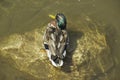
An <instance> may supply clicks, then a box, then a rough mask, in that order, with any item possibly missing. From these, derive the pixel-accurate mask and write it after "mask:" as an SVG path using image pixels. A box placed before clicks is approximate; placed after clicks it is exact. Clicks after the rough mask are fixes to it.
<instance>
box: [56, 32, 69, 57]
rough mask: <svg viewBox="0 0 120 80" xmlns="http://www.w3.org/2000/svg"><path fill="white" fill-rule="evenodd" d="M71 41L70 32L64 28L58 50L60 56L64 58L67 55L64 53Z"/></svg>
mask: <svg viewBox="0 0 120 80" xmlns="http://www.w3.org/2000/svg"><path fill="white" fill-rule="evenodd" d="M68 43H69V38H68V33H67V31H66V30H62V33H61V35H60V36H59V41H58V45H57V48H58V51H59V54H58V55H59V57H60V58H61V59H63V58H64V57H65V56H64V55H63V53H64V51H66V48H67V45H68Z"/></svg>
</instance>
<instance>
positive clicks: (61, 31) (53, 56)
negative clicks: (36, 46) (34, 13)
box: [43, 13, 69, 67]
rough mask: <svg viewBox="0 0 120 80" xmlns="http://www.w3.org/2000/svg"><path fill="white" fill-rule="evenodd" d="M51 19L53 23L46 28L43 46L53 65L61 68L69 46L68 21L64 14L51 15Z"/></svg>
mask: <svg viewBox="0 0 120 80" xmlns="http://www.w3.org/2000/svg"><path fill="white" fill-rule="evenodd" d="M49 17H50V18H52V21H51V22H49V23H48V25H47V27H46V30H45V33H44V36H43V44H44V48H45V50H46V52H47V56H48V58H49V60H50V62H51V63H52V65H53V66H55V67H61V66H63V63H64V58H65V56H66V49H67V46H68V44H69V37H68V32H67V29H66V25H67V20H66V17H65V15H64V14H63V13H57V14H56V16H53V15H49Z"/></svg>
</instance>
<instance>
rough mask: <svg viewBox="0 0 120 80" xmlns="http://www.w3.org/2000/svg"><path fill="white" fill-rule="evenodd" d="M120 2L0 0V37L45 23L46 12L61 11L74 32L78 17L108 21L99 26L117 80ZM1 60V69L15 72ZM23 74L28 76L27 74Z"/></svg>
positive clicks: (46, 18)
mask: <svg viewBox="0 0 120 80" xmlns="http://www.w3.org/2000/svg"><path fill="white" fill-rule="evenodd" d="M119 3H120V1H119V0H71V1H70V0H60V1H58V0H49V1H48V0H36V1H34V0H29V1H27V0H26V1H25V0H24V1H21V0H0V39H2V38H3V37H6V36H8V35H10V34H13V33H23V32H26V31H30V30H32V29H35V28H37V27H40V26H41V27H42V26H44V25H46V24H47V23H48V22H49V21H50V19H49V18H48V14H56V13H57V12H63V13H64V14H65V15H66V17H67V19H68V29H70V30H74V31H75V30H77V29H79V26H80V25H79V21H80V17H79V16H81V15H86V16H89V17H90V18H92V19H94V20H96V21H98V22H100V21H102V22H103V23H105V24H107V26H100V28H101V29H102V30H103V32H104V33H106V37H107V42H108V45H109V46H110V49H111V53H112V55H113V56H114V58H115V62H116V69H115V71H116V75H115V74H114V75H115V77H116V80H119V79H120V77H119V75H117V74H120V72H119V70H120V69H119V67H120V54H119V52H120V50H119V48H120V33H119V30H120V27H119V26H120V23H119V21H120V16H119V14H120V10H119V7H120V6H119ZM76 34H77V32H76ZM2 60H5V59H2V58H0V64H1V65H2V66H1V67H0V71H1V70H2V69H3V70H6V72H7V73H11V72H17V70H14V69H13V68H12V67H8V66H9V64H8V63H6V62H5V63H3V62H2ZM66 62H67V61H66ZM65 67H66V66H65ZM67 68H68V67H67ZM63 69H65V68H63ZM3 70H2V71H1V73H0V74H1V76H0V77H1V78H0V79H3V80H7V79H8V78H6V79H4V78H3V77H4V75H8V74H6V73H5V72H4V71H3ZM17 73H19V74H20V73H21V72H17ZM2 74H4V75H3V76H2ZM21 75H22V74H20V76H21ZM25 75H26V76H29V75H27V74H26V73H25ZM11 76H12V75H11ZM8 77H9V76H8ZM23 77H24V75H23ZM31 78H32V77H31ZM33 79H34V78H33ZM18 80H19V79H18ZM22 80H24V79H22ZM25 80H26V79H25Z"/></svg>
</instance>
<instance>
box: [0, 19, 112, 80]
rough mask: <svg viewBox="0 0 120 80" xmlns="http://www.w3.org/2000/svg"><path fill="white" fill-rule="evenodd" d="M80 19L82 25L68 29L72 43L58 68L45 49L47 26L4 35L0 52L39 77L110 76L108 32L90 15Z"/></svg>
mask: <svg viewBox="0 0 120 80" xmlns="http://www.w3.org/2000/svg"><path fill="white" fill-rule="evenodd" d="M79 23H80V29H78V30H77V31H70V30H69V32H70V46H69V47H68V53H67V57H66V58H65V60H64V61H65V63H64V65H63V67H61V68H59V69H58V68H55V67H53V66H52V65H51V63H50V62H49V60H48V58H47V55H46V52H45V50H44V49H43V46H42V37H43V31H44V28H45V27H44V28H38V29H35V30H33V31H30V32H26V33H24V34H13V35H10V36H9V37H7V38H4V39H3V40H1V42H0V56H2V57H4V58H6V59H9V60H12V61H13V62H12V63H11V64H12V66H13V67H14V68H15V69H17V70H19V71H22V72H25V73H27V74H30V75H32V76H34V77H35V78H36V79H38V80H43V79H45V80H48V79H49V80H99V79H100V80H110V77H108V74H107V72H108V71H110V70H111V68H112V67H113V66H114V62H113V58H112V56H111V53H110V49H109V46H108V45H107V43H106V37H105V34H103V33H102V32H100V31H99V30H98V28H97V26H98V25H97V24H94V22H92V21H91V20H90V19H89V18H88V17H87V19H82V20H81V22H79ZM16 74H17V73H16ZM103 75H104V76H103Z"/></svg>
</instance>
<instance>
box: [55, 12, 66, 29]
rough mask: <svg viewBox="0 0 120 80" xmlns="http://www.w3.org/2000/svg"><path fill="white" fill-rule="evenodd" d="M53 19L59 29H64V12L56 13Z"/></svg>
mask: <svg viewBox="0 0 120 80" xmlns="http://www.w3.org/2000/svg"><path fill="white" fill-rule="evenodd" d="M55 19H56V20H57V24H58V27H59V28H60V29H66V25H67V21H66V17H65V16H64V14H62V13H58V14H57V15H56V17H55Z"/></svg>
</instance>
